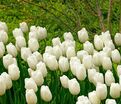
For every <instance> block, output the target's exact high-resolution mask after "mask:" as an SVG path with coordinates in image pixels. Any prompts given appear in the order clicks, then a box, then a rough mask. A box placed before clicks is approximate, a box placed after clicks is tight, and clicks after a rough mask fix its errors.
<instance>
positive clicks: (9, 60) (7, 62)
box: [3, 54, 14, 69]
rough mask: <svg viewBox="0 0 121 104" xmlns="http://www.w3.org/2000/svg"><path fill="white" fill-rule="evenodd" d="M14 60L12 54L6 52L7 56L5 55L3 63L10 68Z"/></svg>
mask: <svg viewBox="0 0 121 104" xmlns="http://www.w3.org/2000/svg"><path fill="white" fill-rule="evenodd" d="M13 62H14V59H13V57H12V55H10V54H6V55H5V56H3V65H4V67H5V68H6V69H8V66H9V65H11V64H13Z"/></svg>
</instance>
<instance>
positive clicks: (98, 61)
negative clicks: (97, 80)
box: [92, 52, 101, 66]
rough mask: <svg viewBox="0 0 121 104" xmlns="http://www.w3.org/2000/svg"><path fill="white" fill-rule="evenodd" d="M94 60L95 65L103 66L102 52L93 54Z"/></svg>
mask: <svg viewBox="0 0 121 104" xmlns="http://www.w3.org/2000/svg"><path fill="white" fill-rule="evenodd" d="M92 60H93V63H94V65H96V66H101V60H100V53H99V52H97V53H94V54H93V57H92Z"/></svg>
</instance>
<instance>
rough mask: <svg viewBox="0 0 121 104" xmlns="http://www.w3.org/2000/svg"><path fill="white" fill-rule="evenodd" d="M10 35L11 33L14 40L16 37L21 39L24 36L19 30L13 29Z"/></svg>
mask: <svg viewBox="0 0 121 104" xmlns="http://www.w3.org/2000/svg"><path fill="white" fill-rule="evenodd" d="M12 33H13V36H14V38H17V37H18V36H22V37H23V36H24V34H23V32H22V30H21V29H20V28H15V29H14V30H13V31H12Z"/></svg>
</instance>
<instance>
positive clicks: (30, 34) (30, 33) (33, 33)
mask: <svg viewBox="0 0 121 104" xmlns="http://www.w3.org/2000/svg"><path fill="white" fill-rule="evenodd" d="M31 38H35V39H38V37H37V32H36V31H31V32H29V39H31Z"/></svg>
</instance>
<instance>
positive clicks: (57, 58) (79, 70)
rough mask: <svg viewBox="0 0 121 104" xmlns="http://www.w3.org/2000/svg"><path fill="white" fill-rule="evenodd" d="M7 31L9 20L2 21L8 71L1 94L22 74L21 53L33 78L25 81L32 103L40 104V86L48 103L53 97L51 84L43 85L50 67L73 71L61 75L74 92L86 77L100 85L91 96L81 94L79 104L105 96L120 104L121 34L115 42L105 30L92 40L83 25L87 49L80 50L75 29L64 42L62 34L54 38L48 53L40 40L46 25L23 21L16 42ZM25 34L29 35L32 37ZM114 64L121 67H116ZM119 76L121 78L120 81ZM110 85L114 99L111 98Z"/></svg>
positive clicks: (1, 53) (0, 38) (1, 49)
mask: <svg viewBox="0 0 121 104" xmlns="http://www.w3.org/2000/svg"><path fill="white" fill-rule="evenodd" d="M7 31H8V28H7V25H6V23H4V22H0V58H3V65H4V67H5V69H7V72H8V73H7V72H3V73H2V74H1V75H0V84H1V86H0V95H3V94H4V93H5V91H6V89H10V88H11V87H12V80H18V79H19V77H20V70H19V67H18V64H17V59H16V56H17V55H18V53H20V55H21V58H22V59H23V61H25V62H27V64H28V66H29V68H28V73H29V78H25V81H24V82H25V89H26V94H25V96H26V102H27V103H28V104H36V103H37V95H36V92H37V91H38V87H40V96H41V99H43V100H44V101H45V102H50V101H51V100H52V93H51V91H50V89H49V86H47V85H43V83H44V80H45V79H44V78H45V77H46V76H47V74H48V70H47V69H49V70H50V71H61V72H62V73H64V72H67V71H70V72H71V73H72V75H73V76H74V78H72V79H69V78H68V76H66V75H62V76H60V83H61V85H62V87H64V88H66V89H68V91H69V92H70V93H71V94H72V95H79V94H80V92H81V87H80V83H79V82H80V81H84V80H85V79H86V78H87V79H88V81H89V83H92V84H93V85H94V86H95V87H96V89H95V90H94V91H91V92H89V93H88V94H87V95H88V96H83V95H81V96H79V97H78V99H77V102H76V104H100V103H101V101H102V100H104V99H106V101H105V103H106V104H116V101H115V99H116V98H119V97H120V93H121V65H120V62H121V55H120V52H119V48H117V49H116V47H119V46H121V34H120V33H116V35H115V36H114V41H113V40H112V39H111V35H110V33H109V31H106V32H102V33H101V35H95V36H94V41H93V42H90V41H89V36H88V32H87V30H86V29H85V28H82V29H81V30H80V31H78V33H77V34H78V39H79V41H80V44H83V48H82V50H78V51H77V52H76V41H75V40H74V37H73V35H72V33H71V32H66V33H64V35H63V36H64V41H63V42H61V39H60V38H59V37H56V38H53V39H52V46H46V47H45V52H44V53H43V54H41V53H40V52H39V48H40V46H39V42H40V41H41V40H42V39H45V38H46V37H47V30H46V28H43V27H40V26H31V27H30V29H29V27H28V25H27V23H26V22H22V23H20V24H19V28H15V29H14V30H13V31H12V33H13V36H14V38H15V45H14V44H13V43H8V35H7ZM25 34H28V40H27V39H26V38H25V36H24V35H25ZM114 42H115V43H114ZM5 53H7V54H6V55H5ZM114 65H115V66H116V67H117V69H114ZM114 71H115V74H114ZM102 72H104V73H102ZM115 75H116V76H115ZM115 77H118V78H119V82H117V80H116V78H115ZM107 86H108V87H107ZM108 88H110V90H109V95H110V96H111V98H112V99H108V98H107V95H108ZM53 96H54V95H53Z"/></svg>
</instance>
